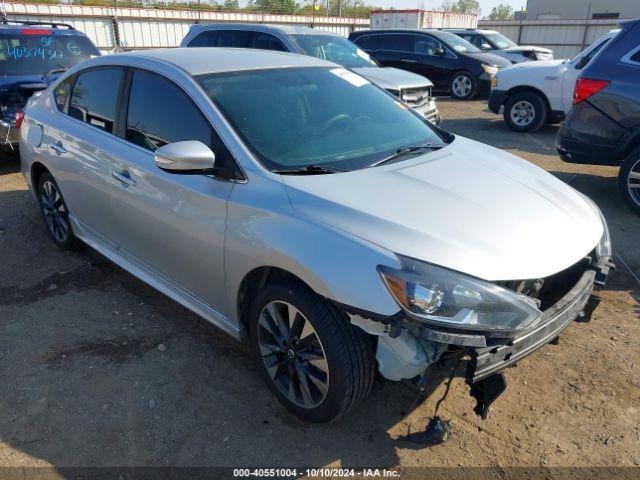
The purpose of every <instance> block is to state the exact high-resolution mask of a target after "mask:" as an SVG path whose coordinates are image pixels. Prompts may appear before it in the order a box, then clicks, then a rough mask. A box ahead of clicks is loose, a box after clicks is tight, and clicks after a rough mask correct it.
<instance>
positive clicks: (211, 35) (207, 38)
mask: <svg viewBox="0 0 640 480" xmlns="http://www.w3.org/2000/svg"><path fill="white" fill-rule="evenodd" d="M217 41H218V32H216V31H211V32H202V33H201V34H200V35H198V36H197V37H196V38H194V39H193V40H191V41H190V42H189V45H188V46H189V47H215V46H216V42H217Z"/></svg>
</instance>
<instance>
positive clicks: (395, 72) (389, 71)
mask: <svg viewBox="0 0 640 480" xmlns="http://www.w3.org/2000/svg"><path fill="white" fill-rule="evenodd" d="M352 70H353V71H354V72H356V73H358V74H359V75H362V76H363V77H364V78H366V79H367V80H369V81H371V82H372V83H375V84H376V85H378V86H379V87H381V88H384V89H385V90H401V89H404V88H419V87H433V83H432V82H431V80H429V79H428V78H425V77H423V76H421V75H417V74H415V73H411V72H407V71H406V70H400V69H399V68H392V67H388V68H383V67H361V68H353V69H352Z"/></svg>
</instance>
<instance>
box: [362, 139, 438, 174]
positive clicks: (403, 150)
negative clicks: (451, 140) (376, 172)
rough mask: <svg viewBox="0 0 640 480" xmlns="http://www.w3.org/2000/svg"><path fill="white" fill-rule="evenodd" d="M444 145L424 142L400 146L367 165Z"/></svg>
mask: <svg viewBox="0 0 640 480" xmlns="http://www.w3.org/2000/svg"><path fill="white" fill-rule="evenodd" d="M445 146H446V145H440V144H436V145H434V144H433V143H425V144H424V145H412V146H410V147H402V148H399V149H398V150H396V151H395V152H394V153H393V154H392V155H389V156H388V157H385V158H383V159H381V160H378V161H377V162H374V163H372V164H371V165H369V168H371V167H377V166H378V165H382V164H383V163H387V162H390V161H391V160H395V159H396V158H400V157H404V156H405V155H412V154H414V153H417V152H420V151H422V150H439V149H441V148H443V147H445Z"/></svg>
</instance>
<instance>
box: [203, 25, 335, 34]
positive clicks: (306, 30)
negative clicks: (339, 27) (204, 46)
mask: <svg viewBox="0 0 640 480" xmlns="http://www.w3.org/2000/svg"><path fill="white" fill-rule="evenodd" d="M191 30H192V31H197V32H205V31H207V30H251V31H254V32H264V33H275V32H280V33H284V34H285V35H311V34H313V35H331V36H336V35H338V34H337V33H334V32H328V31H325V30H318V29H315V28H311V27H302V26H299V25H265V24H257V23H206V24H203V23H198V24H196V25H192V26H191Z"/></svg>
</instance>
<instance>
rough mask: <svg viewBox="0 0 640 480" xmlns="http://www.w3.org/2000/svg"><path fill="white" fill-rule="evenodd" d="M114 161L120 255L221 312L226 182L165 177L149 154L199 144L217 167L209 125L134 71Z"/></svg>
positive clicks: (166, 86) (184, 101) (161, 85)
mask: <svg viewBox="0 0 640 480" xmlns="http://www.w3.org/2000/svg"><path fill="white" fill-rule="evenodd" d="M131 75H132V77H131V87H130V93H129V97H128V106H127V107H126V118H125V120H124V123H125V126H124V132H123V134H124V137H125V138H124V139H123V140H121V141H120V146H119V148H118V149H117V151H116V153H115V155H116V157H117V159H116V162H115V163H114V165H113V171H112V183H113V186H114V189H115V194H114V195H113V199H112V208H113V213H114V216H115V230H116V238H117V242H118V244H119V246H120V249H121V251H122V253H123V254H124V255H126V256H128V257H130V258H131V259H133V260H134V261H135V262H137V263H139V264H142V265H143V266H144V267H145V268H147V269H149V270H150V271H151V272H153V273H154V274H156V275H159V276H161V277H162V278H163V279H165V280H168V281H169V282H170V283H172V284H174V285H175V286H178V287H180V288H181V289H183V290H186V291H187V292H188V293H189V294H193V295H195V296H196V297H197V298H199V299H201V300H202V301H204V302H206V303H207V304H208V305H210V306H211V307H213V308H214V309H216V310H218V311H219V312H220V313H223V314H227V313H228V312H225V311H224V299H225V298H226V295H225V282H224V239H225V228H226V219H227V199H228V197H229V195H230V193H231V190H232V188H233V183H231V182H229V181H223V180H218V179H216V178H213V177H212V176H208V175H182V174H175V173H167V172H165V171H163V170H160V169H159V168H158V167H156V165H155V163H154V150H155V149H157V148H158V147H161V146H163V145H166V144H168V143H173V142H178V141H184V140H199V141H201V142H202V143H204V144H205V145H208V146H210V147H211V148H212V150H213V151H214V153H216V154H217V156H218V158H217V159H216V162H218V161H221V160H222V157H223V155H225V153H224V152H222V150H221V146H220V144H221V142H219V139H218V138H217V136H216V134H215V132H214V131H213V129H212V127H211V125H210V123H209V121H208V120H207V119H206V118H205V117H204V116H203V114H202V113H201V111H200V110H199V108H198V107H197V106H196V105H195V103H194V102H193V101H192V100H191V99H190V98H189V96H188V95H187V94H186V93H185V92H184V91H183V90H182V89H181V88H179V87H178V86H177V85H176V84H174V83H173V82H171V81H169V80H168V79H166V78H165V77H162V76H160V75H157V74H155V73H151V72H147V71H143V70H134V71H132V72H131Z"/></svg>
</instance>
